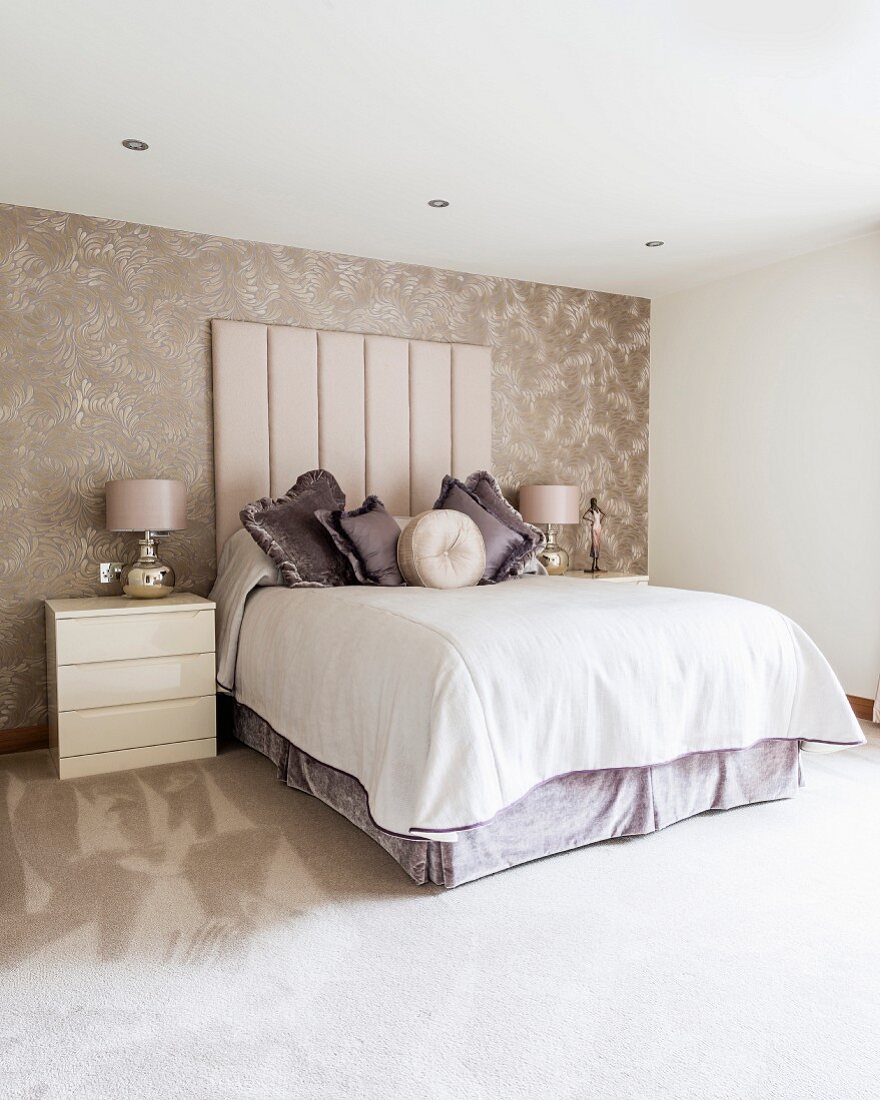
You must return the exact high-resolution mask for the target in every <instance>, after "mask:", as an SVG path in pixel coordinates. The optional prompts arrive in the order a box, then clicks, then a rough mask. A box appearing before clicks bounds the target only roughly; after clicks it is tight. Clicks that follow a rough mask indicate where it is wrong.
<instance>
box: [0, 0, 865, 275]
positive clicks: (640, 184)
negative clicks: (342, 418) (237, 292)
mask: <svg viewBox="0 0 880 1100" xmlns="http://www.w3.org/2000/svg"><path fill="white" fill-rule="evenodd" d="M0 39H2V65H0V96H2V103H3V109H2V113H0V140H2V146H0V150H2V152H0V201H4V202H10V203H17V204H21V205H26V206H40V207H48V208H51V209H60V210H70V211H75V212H79V213H87V214H94V215H100V216H105V217H115V218H124V219H128V220H131V221H136V222H145V223H149V224H156V225H165V226H173V227H176V228H180V229H191V230H198V231H201V232H206V233H219V234H223V235H226V236H230V237H243V238H247V239H251V240H263V241H271V242H277V243H282V244H294V245H300V246H304V247H309V248H317V249H326V250H330V251H337V252H348V253H352V254H356V255H363V256H376V257H382V258H386V259H393V260H404V261H410V262H414V263H422V264H430V265H435V266H440V267H449V268H455V269H458V270H464V271H474V272H483V273H488V274H494V275H504V276H510V277H513V278H520V279H530V280H538V281H541V282H548V283H560V284H567V285H571V286H579V287H588V288H592V289H596V290H613V291H621V292H626V293H636V294H644V295H649V296H655V295H657V294H661V293H665V292H667V291H670V290H675V289H678V288H681V287H685V286H690V285H693V284H696V283H700V282H703V281H707V280H709V279H714V278H717V277H720V276H723V275H725V274H728V273H731V272H734V271H738V270H742V269H745V268H749V267H754V266H758V265H760V264H763V263H768V262H772V261H773V260H776V259H780V258H783V257H785V256H789V255H794V254H797V253H801V252H806V251H809V250H811V249H814V248H820V247H823V246H825V245H828V244H832V243H834V242H836V241H839V240H843V239H845V238H847V237H851V236H855V235H858V234H861V233H866V232H869V231H872V230H874V229H876V228H878V226H880V4H878V3H876V2H875V0H834V2H829V0H821V2H817V0H761V2H756V0H730V2H729V3H716V2H714V0H692V2H686V0H641V2H639V0H605V2H596V0H594V2H589V0H527V2H521V0H323V2H322V0H257V2H254V3H247V2H246V0H235V2H227V0H204V2H202V0H175V2H173V3H169V2H167V0H152V2H150V3H148V4H145V3H135V2H133V0H128V2H126V0H89V2H88V3H70V0H56V2H46V0H28V2H24V0H22V2H19V3H12V2H7V3H5V4H4V5H3V10H2V16H0ZM127 137H135V138H142V139H143V140H145V141H147V142H149V143H150V149H149V151H148V152H146V153H130V152H127V151H126V150H124V149H122V147H121V146H120V144H119V143H120V141H121V139H123V138H127ZM435 197H440V198H446V199H449V201H450V203H451V206H450V207H449V209H447V210H431V209H429V208H428V206H427V205H426V202H427V200H428V199H430V198H435ZM652 238H661V239H663V240H665V241H666V246H665V247H664V248H655V249H648V248H645V247H644V242H645V241H646V240H649V239H652Z"/></svg>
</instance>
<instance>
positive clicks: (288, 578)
mask: <svg viewBox="0 0 880 1100" xmlns="http://www.w3.org/2000/svg"><path fill="white" fill-rule="evenodd" d="M344 507H345V493H343V491H342V489H341V488H340V487H339V483H338V482H337V480H336V478H335V477H334V476H333V475H332V474H331V473H328V471H327V470H310V471H309V472H308V473H306V474H302V475H301V476H300V477H299V478H298V479H297V482H296V484H295V485H294V486H293V487H292V488H291V489H288V491H287V492H286V493H285V494H284V496H283V497H278V498H276V499H275V500H272V499H271V498H270V497H263V498H262V500H257V501H254V503H253V504H249V505H248V506H247V508H244V509H242V511H241V513H240V515H241V522H242V523H243V524H244V526H245V527H246V528H247V530H248V531H249V532H250V534H251V536H252V538H253V539H254V541H255V542H256V544H257V545H258V546H259V547H260V549H262V550H263V551H265V553H266V554H267V555H268V556H269V558H270V559H271V560H272V561H273V562H274V563H275V564H276V565H277V566H278V571H279V572H280V573H281V579H282V580H283V581H284V583H285V585H287V587H288V588H332V587H336V586H338V585H343V584H354V575H353V573H352V570H351V566H350V565H349V563H348V561H347V560H346V559H345V558H344V557H343V556H342V555H341V554H340V553H339V551H338V550H337V549H336V547H335V546H334V544H333V540H332V539H331V538H330V536H329V535H328V534H327V531H326V530H325V529H324V527H323V526H322V524H321V523H319V522H318V520H317V519H316V518H315V512H316V511H319V510H321V509H330V510H334V509H341V508H344Z"/></svg>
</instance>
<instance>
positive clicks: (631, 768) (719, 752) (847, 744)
mask: <svg viewBox="0 0 880 1100" xmlns="http://www.w3.org/2000/svg"><path fill="white" fill-rule="evenodd" d="M803 740H804V738H801V737H761V738H759V739H758V740H757V741H753V742H752V743H751V745H739V746H737V747H736V748H734V749H694V751H693V752H683V753H680V754H679V755H678V756H672V757H670V758H669V759H668V760H661V761H660V763H659V764H628V765H625V766H620V767H616V768H578V769H576V770H575V771H570V772H559V773H558V774H557V775H551V776H549V778H547V779H542V780H540V782H538V783H535V784H534V785H533V786H531V787H529V789H528V790H527V791H526V792H525V794H521V795H519V797H518V798H515V799H514V800H513V802H508V803H507V805H506V806H502V807H501V809H500V810H496V812H495V813H494V814H492V816H491V817H487V818H486V820H485V821H475V822H473V824H471V825H448V826H446V827H445V828H442V829H434V828H433V827H431V826H424V825H413V826H412V827H411V829H410V830H409V831H410V832H411V833H436V834H437V835H438V836H439V835H440V834H441V833H466V832H467V831H468V830H469V829H482V828H483V827H484V826H485V825H488V824H489V823H490V822H492V821H494V820H495V818H496V817H497V816H498V814H500V813H503V812H504V810H507V809H509V808H510V807H511V806H515V805H516V804H517V802H521V801H522V800H523V799H524V798H528V796H529V795H530V794H531V793H532V791H536V790H538V788H539V787H543V786H544V785H545V784H546V783H554V782H556V780H557V779H568V778H570V777H571V776H576V775H597V774H599V773H600V772H623V771H625V772H636V771H642V770H644V769H653V768H665V767H666V766H667V765H669V764H675V763H676V762H677V761H679V760H688V759H690V758H691V757H693V756H723V755H726V754H727V753H732V752H749V750H751V749H755V748H757V747H758V746H759V745H766V744H769V743H771V742H775V741H780V742H784V743H786V744H797V745H800V744H801V741H803ZM807 743H808V744H810V745H839V746H840V747H841V748H842V749H847V748H854V747H855V746H856V745H863V744H864V741H820V740H818V739H816V738H813V739H811V740H810V741H808V742H807ZM368 797H369V796H368Z"/></svg>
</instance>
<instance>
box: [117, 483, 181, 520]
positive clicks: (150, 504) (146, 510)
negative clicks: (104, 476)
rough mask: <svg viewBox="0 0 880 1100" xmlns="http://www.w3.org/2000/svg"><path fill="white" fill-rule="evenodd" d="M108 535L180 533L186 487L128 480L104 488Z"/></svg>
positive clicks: (179, 484) (176, 484)
mask: <svg viewBox="0 0 880 1100" xmlns="http://www.w3.org/2000/svg"><path fill="white" fill-rule="evenodd" d="M104 492H105V495H106V502H107V530H108V531H182V530H183V529H184V527H186V486H185V485H184V483H183V482H182V481H171V480H166V479H163V478H129V479H127V480H125V481H108V482H107V484H106V485H105V486H104Z"/></svg>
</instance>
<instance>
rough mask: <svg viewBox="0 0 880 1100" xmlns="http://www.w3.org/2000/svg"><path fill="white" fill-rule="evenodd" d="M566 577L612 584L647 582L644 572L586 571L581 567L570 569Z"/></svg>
mask: <svg viewBox="0 0 880 1100" xmlns="http://www.w3.org/2000/svg"><path fill="white" fill-rule="evenodd" d="M565 575H566V577H580V578H581V579H582V580H587V581H611V582H612V583H614V584H647V583H648V576H647V574H646V573H588V572H585V571H584V570H583V569H570V570H569V571H568V572H567V573H566V574H565Z"/></svg>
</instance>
